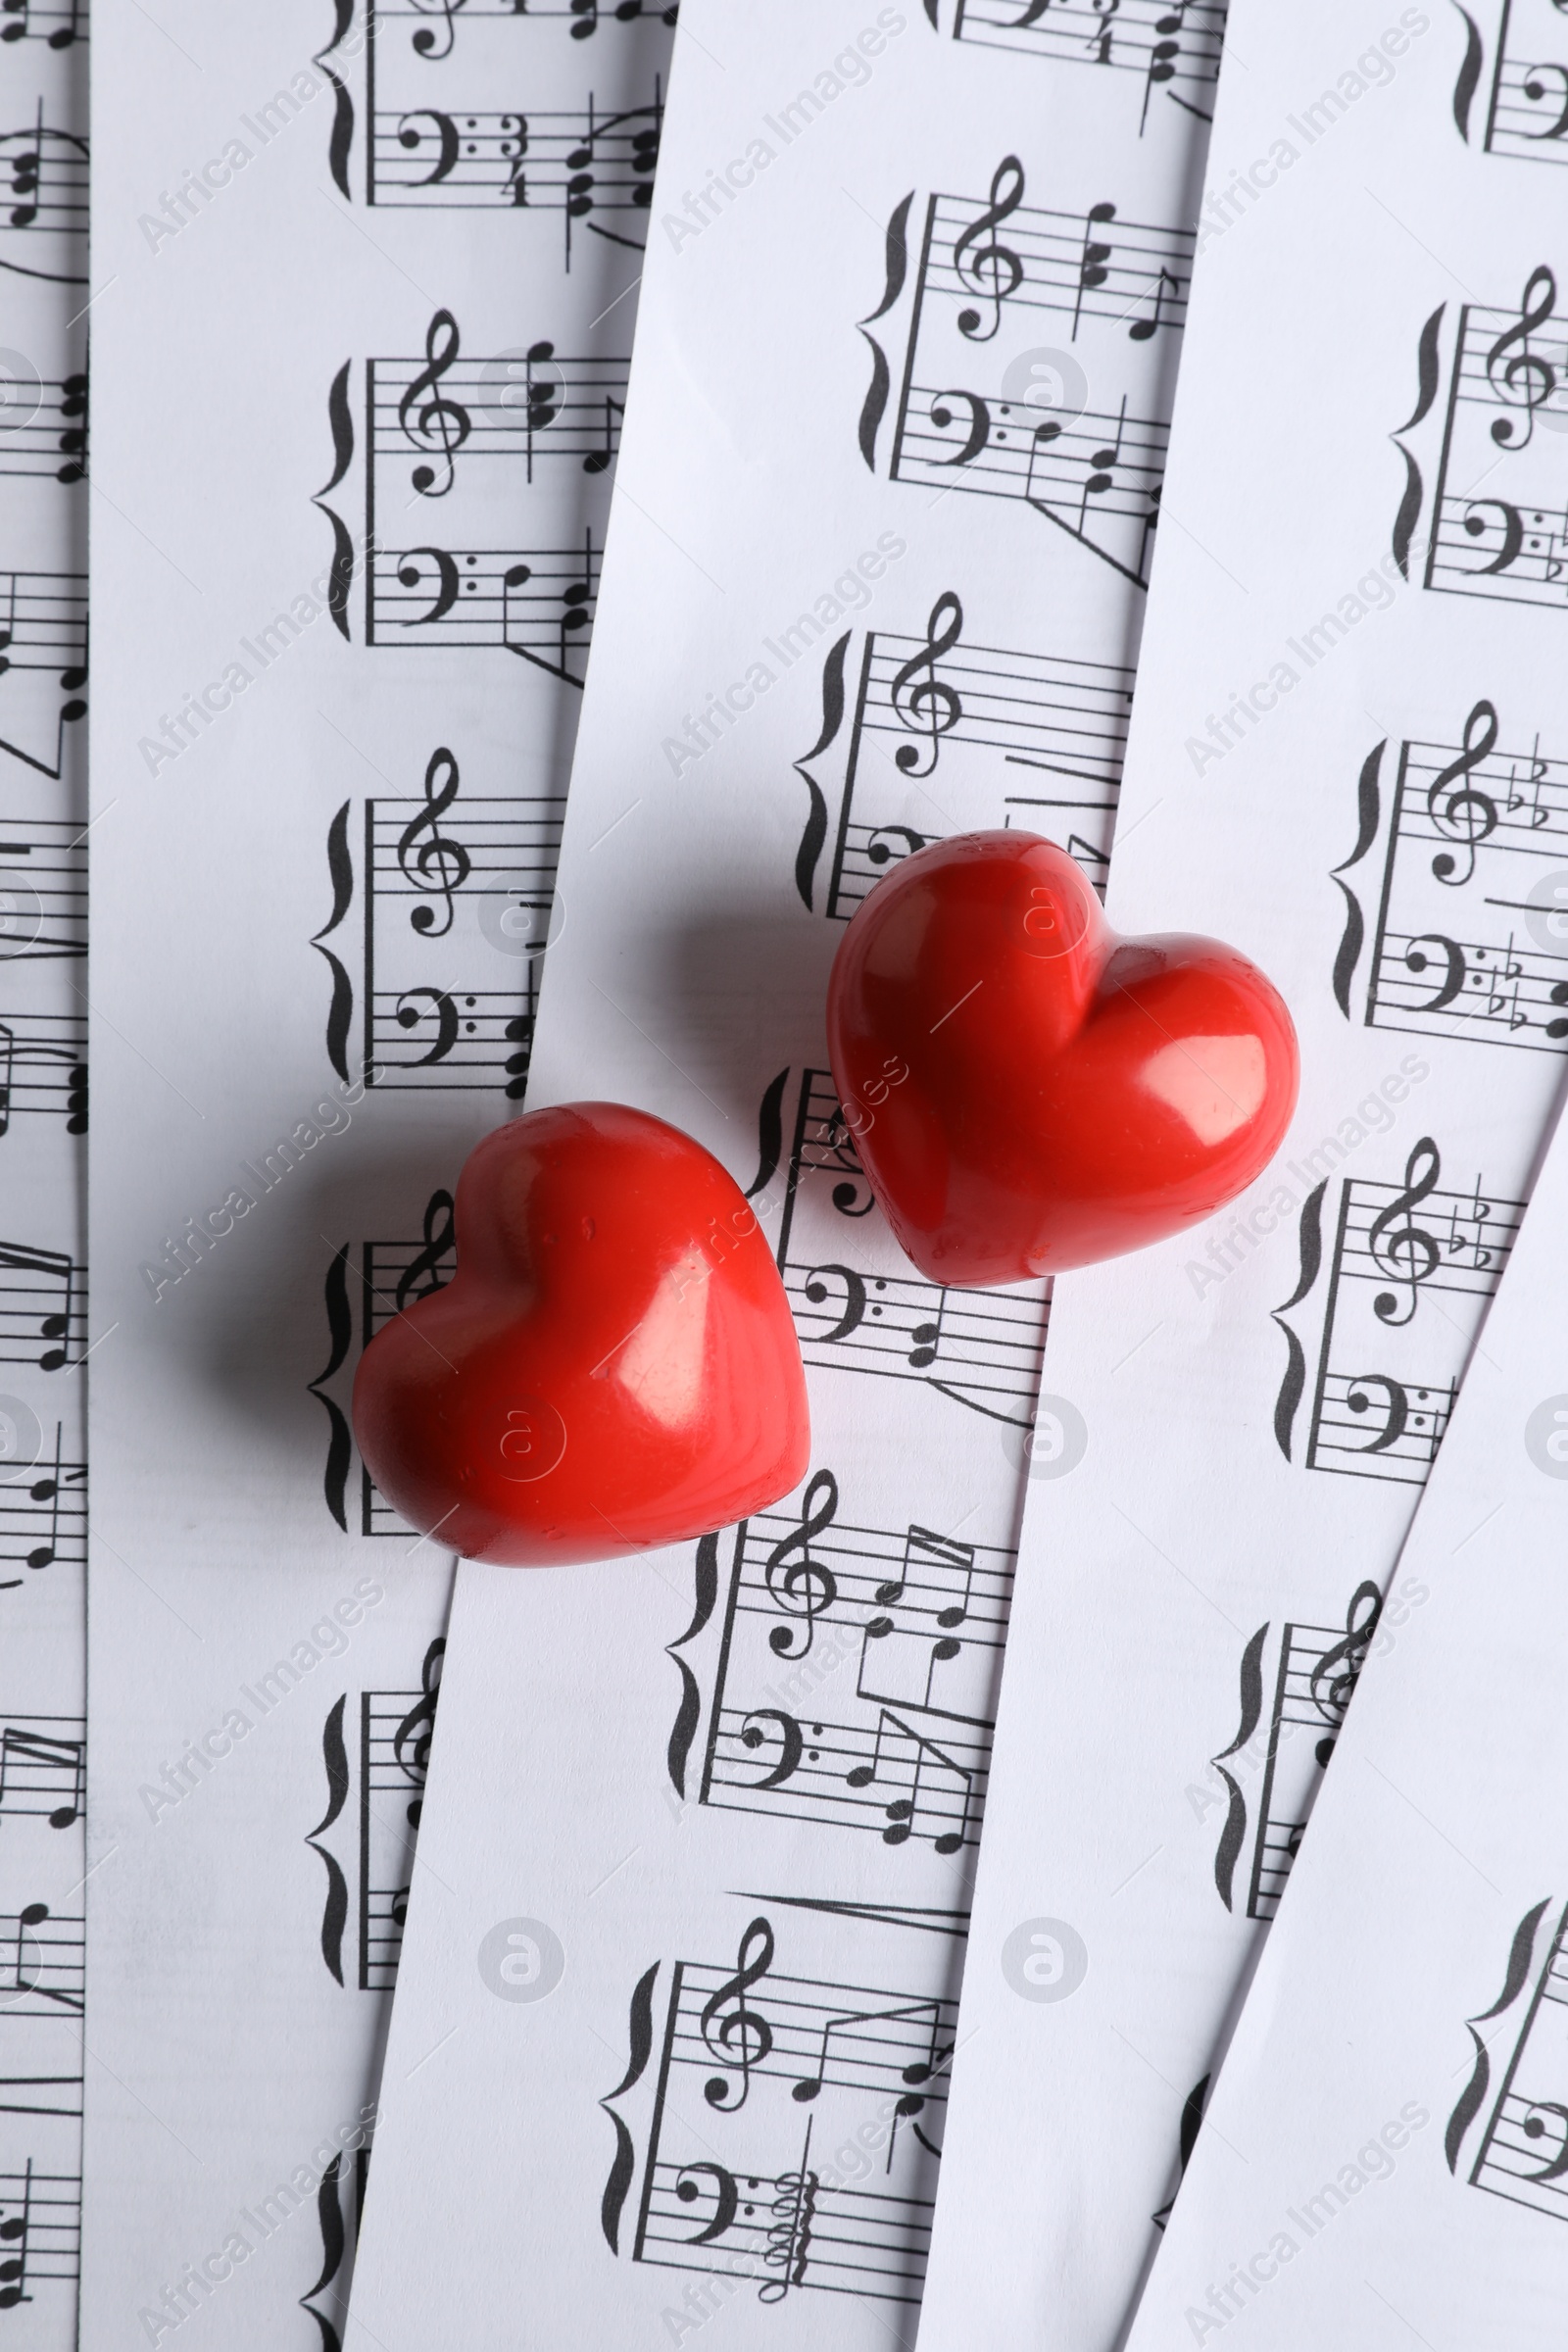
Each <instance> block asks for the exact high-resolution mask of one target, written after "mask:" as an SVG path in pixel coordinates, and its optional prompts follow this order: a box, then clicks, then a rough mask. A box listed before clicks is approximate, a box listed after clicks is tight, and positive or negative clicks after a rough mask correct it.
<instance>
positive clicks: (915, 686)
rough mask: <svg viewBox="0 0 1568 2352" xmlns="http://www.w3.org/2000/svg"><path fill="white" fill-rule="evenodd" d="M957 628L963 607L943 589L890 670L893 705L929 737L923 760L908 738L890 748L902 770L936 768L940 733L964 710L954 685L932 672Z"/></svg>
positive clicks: (953, 641) (930, 770) (910, 772)
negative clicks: (911, 647) (907, 651)
mask: <svg viewBox="0 0 1568 2352" xmlns="http://www.w3.org/2000/svg"><path fill="white" fill-rule="evenodd" d="M962 633H963V607H962V605H961V604H960V603H959V602H958V599H957V598H956V596H955V595H954V593H953V591H952V590H951V589H947V590H945V591H944V593H943V594H942V595H941V596H939V597H938V598H937V601H936V603H935V604H934V605H933V606H932V608H931V614H930V618H929V619H928V620H927V622H926V633H925V643H924V644H923V645H922V646H921V647H920V649H919V651H918V652H917V653H914V654H911V655H910V657H909V659H908V661H907V662H905V663H904V664H903V666H902V668H900V669H899V670H898V671H896V673H895V675H894V679H893V685H892V688H891V691H890V694H889V700H890V702H891V703H892V706H893V709H894V711H896V712H897V713H898V716H899V717H900V718H901V719H902V720H903V722H904V724H905V725H906V726H907V727H909V728H910V729H912V730H913V731H914V732H915V733H917V734H918V733H924V734H926V735H928V737H929V739H930V753H929V757H928V758H927V759H926V760H925V762H924V764H923V765H922V764H921V758H920V752H919V749H918V747H917V746H916V745H914V744H912V743H901V744H900V746H899V748H898V750H897V751H896V752H895V753H894V755H893V760H894V764H895V766H897V767H898V768H900V769H902V771H903V773H904V774H905V775H907V776H929V775H931V774H933V773H934V772H935V769H936V764H937V760H938V757H939V755H940V752H941V745H942V738H943V736H944V735H947V734H950V733H951V732H952V730H953V729H954V728H955V727H956V725H957V724H958V721H959V720H960V719H961V718H962V716H963V704H962V702H961V700H960V699H959V696H958V693H957V690H956V688H955V687H953V686H950V685H948V684H947V683H946V682H945V681H944V680H943V679H941V678H939V677H938V675H937V663H938V662H940V661H941V660H942V659H943V658H944V656H945V655H948V654H951V653H952V651H953V649H954V647H955V646H956V644H957V642H958V640H959V638H960V636H961V635H962Z"/></svg>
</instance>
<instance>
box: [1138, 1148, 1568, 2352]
mask: <svg viewBox="0 0 1568 2352" xmlns="http://www.w3.org/2000/svg"><path fill="white" fill-rule="evenodd" d="M1559 1132H1560V1131H1559ZM1564 1141H1568V1138H1562V1139H1561V1140H1559V1142H1558V1143H1557V1144H1555V1145H1554V1146H1553V1148H1552V1151H1551V1154H1550V1156H1549V1158H1548V1160H1547V1162H1546V1165H1545V1167H1544V1170H1543V1172H1542V1178H1541V1183H1540V1185H1539V1187H1538V1189H1537V1192H1536V1197H1535V1201H1534V1202H1533V1204H1532V1207H1531V1211H1530V1214H1529V1216H1528V1217H1527V1218H1526V1220H1525V1223H1524V1228H1523V1230H1522V1232H1521V1234H1520V1237H1519V1243H1518V1247H1517V1249H1516V1250H1515V1252H1514V1254H1513V1257H1512V1260H1511V1262H1510V1265H1509V1269H1508V1272H1507V1274H1506V1276H1505V1277H1504V1280H1503V1284H1502V1289H1501V1291H1500V1293H1499V1295H1498V1298H1497V1302H1496V1305H1495V1308H1494V1310H1493V1313H1492V1317H1491V1319H1490V1321H1489V1323H1488V1325H1487V1330H1486V1334H1485V1337H1484V1339H1483V1340H1482V1343H1481V1345H1480V1348H1478V1350H1477V1353H1476V1358H1475V1361H1474V1363H1473V1364H1472V1366H1471V1369H1470V1371H1469V1373H1468V1375H1467V1376H1466V1380H1465V1387H1464V1394H1463V1396H1462V1397H1461V1398H1460V1402H1459V1409H1458V1412H1457V1414H1456V1415H1455V1418H1454V1426H1453V1430H1452V1432H1451V1434H1450V1436H1449V1438H1448V1440H1447V1441H1446V1445H1445V1446H1444V1450H1443V1456H1442V1459H1441V1461H1440V1462H1439V1464H1438V1467H1437V1470H1436V1472H1435V1474H1434V1476H1433V1480H1432V1484H1431V1486H1430V1487H1429V1489H1428V1491H1427V1495H1426V1498H1425V1500H1424V1501H1423V1502H1422V1505H1421V1508H1420V1510H1419V1511H1418V1512H1417V1514H1416V1521H1415V1526H1414V1528H1413V1530H1412V1532H1411V1536H1410V1541H1409V1543H1408V1544H1407V1545H1406V1546H1405V1549H1404V1551H1403V1553H1402V1555H1401V1557H1400V1561H1399V1568H1398V1575H1399V1579H1400V1582H1401V1584H1407V1585H1408V1587H1409V1590H1410V1593H1412V1595H1415V1594H1419V1596H1420V1602H1421V1606H1420V1609H1419V1611H1418V1612H1417V1613H1415V1614H1413V1615H1412V1616H1411V1618H1410V1620H1409V1622H1408V1623H1407V1624H1406V1625H1404V1626H1403V1627H1402V1628H1401V1629H1400V1631H1399V1633H1398V1635H1397V1639H1396V1642H1395V1643H1394V1645H1393V1650H1392V1654H1390V1655H1387V1656H1380V1657H1378V1658H1377V1659H1376V1660H1375V1661H1373V1662H1372V1663H1371V1664H1369V1666H1368V1669H1367V1673H1366V1677H1365V1685H1364V1688H1363V1689H1362V1690H1361V1691H1359V1692H1358V1694H1357V1697H1356V1702H1355V1707H1354V1710H1353V1712H1352V1714H1351V1716H1350V1719H1349V1722H1348V1724H1347V1726H1346V1730H1345V1736H1344V1739H1343V1740H1342V1742H1341V1745H1340V1750H1339V1753H1338V1756H1337V1759H1336V1762H1335V1766H1334V1771H1333V1773H1332V1775H1331V1776H1330V1779H1329V1783H1328V1786H1327V1787H1326V1789H1324V1792H1323V1801H1322V1804H1321V1806H1320V1808H1319V1810H1318V1812H1317V1813H1316V1814H1315V1816H1314V1818H1313V1823H1312V1835H1311V1838H1310V1839H1309V1840H1308V1842H1307V1846H1306V1849H1305V1851H1304V1852H1303V1854H1302V1856H1301V1864H1300V1869H1299V1873H1298V1874H1297V1875H1296V1876H1295V1877H1294V1878H1293V1880H1292V1884H1291V1890H1290V1894H1289V1897H1288V1899H1287V1901H1286V1904H1285V1907H1284V1910H1283V1912H1282V1914H1281V1917H1280V1921H1279V1925H1278V1927H1277V1929H1276V1930H1275V1933H1274V1935H1273V1936H1271V1937H1270V1938H1269V1943H1268V1948H1267V1950H1266V1951H1265V1952H1264V1954H1263V1957H1262V1961H1261V1964H1260V1966H1259V1968H1258V1972H1257V1976H1256V1978H1255V1980H1254V1982H1253V1985H1252V1989H1251V1993H1250V1998H1249V2000H1248V2004H1247V2007H1246V2009H1245V2011H1244V2012H1243V2015H1242V2019H1241V2022H1240V2024H1239V2026H1238V2028H1237V2031H1236V2035H1235V2039H1234V2040H1233V2041H1232V2043H1231V2048H1230V2055H1229V2057H1228V2058H1227V2060H1226V2064H1225V2070H1224V2073H1223V2075H1222V2076H1221V2078H1220V2081H1219V2083H1218V2086H1217V2088H1216V2090H1215V2094H1214V2099H1213V2103H1212V2106H1211V2108H1210V2112H1209V2116H1208V2118H1207V2121H1206V2122H1205V2125H1204V2128H1203V2131H1202V2132H1201V2136H1200V2138H1199V2141H1198V2144H1197V2148H1196V2150H1195V2153H1194V2159H1193V2164H1192V2167H1191V2169H1190V2171H1189V2173H1188V2175H1187V2179H1186V2180H1185V2182H1184V2184H1183V2188H1182V2193H1181V2198H1180V2200H1179V2202H1178V2204H1177V2208H1176V2212H1175V2215H1174V2218H1173V2220H1172V2224H1171V2228H1170V2230H1169V2232H1168V2234H1167V2237H1166V2240H1165V2243H1164V2246H1163V2248H1162V2250H1161V2253H1160V2257H1159V2260H1158V2262H1157V2263H1156V2264H1155V2267H1154V2272H1153V2276H1152V2278H1151V2280H1150V2283H1149V2286H1148V2288H1147V2290H1146V2292H1145V2295H1144V2299H1143V2302H1142V2304H1141V2305H1140V2308H1139V2315H1138V2320H1137V2323H1136V2325H1135V2327H1134V2329H1133V2333H1132V2337H1131V2352H1154V2348H1155V2347H1159V2352H1165V2347H1167V2346H1168V2347H1171V2348H1172V2352H1174V2348H1175V2347H1177V2346H1181V2347H1182V2348H1183V2352H1186V2348H1187V2347H1188V2346H1191V2345H1193V2344H1214V2343H1216V2342H1218V2341H1220V2340H1221V2339H1222V2338H1223V2340H1224V2341H1225V2342H1227V2343H1229V2342H1232V2341H1234V2342H1236V2343H1238V2344H1241V2343H1254V2344H1257V2343H1266V2344H1268V2345H1270V2346H1271V2347H1272V2346H1278V2347H1279V2352H1309V2348H1311V2347H1315V2346H1318V2345H1321V2344H1327V2343H1347V2342H1355V2341H1357V2340H1360V2341H1362V2342H1366V2343H1379V2344H1383V2343H1387V2344H1394V2343H1401V2342H1410V2343H1427V2344H1431V2345H1433V2346H1446V2345H1461V2344H1506V2345H1509V2346H1515V2345H1517V2346H1519V2347H1520V2348H1521V2352H1524V2347H1527V2346H1536V2345H1542V2346H1544V2345H1548V2344H1552V2343H1555V2342H1556V2341H1557V2338H1558V2334H1559V2332H1560V2328H1561V2314H1562V2309H1563V2301H1564V2296H1565V2294H1568V2229H1564V2228H1563V2224H1564V2223H1565V2222H1568V2097H1565V2094H1568V2061H1565V2057H1564V2036H1563V2027H1562V2009H1563V2004H1564V2001H1565V2000H1568V1887H1565V1885H1564V1879H1565V1872H1564V1868H1563V1863H1564V1857H1565V1855H1568V1808H1565V1805H1564V1801H1563V1793H1562V1792H1563V1789H1564V1788H1565V1787H1568V1770H1565V1767H1568V1754H1565V1752H1564V1740H1563V1709H1562V1675H1561V1660H1562V1656H1563V1651H1564V1644H1565V1642H1568V1622H1565V1616H1564V1601H1563V1584H1562V1560H1563V1544H1564V1537H1565V1534H1568V1488H1565V1487H1564V1485H1563V1480H1564V1479H1565V1478H1568V1395H1565V1394H1564V1392H1563V1388H1562V1379H1563V1359H1562V1332H1563V1324H1564V1317H1565V1315H1568V1261H1565V1258H1564V1253H1563V1247H1562V1236H1563V1227H1564V1221H1565V1219H1568V1152H1565V1151H1564V1150H1563V1142H1564ZM1459 1690H1462V1691H1463V1692H1464V1702H1463V1704H1462V1706H1458V1707H1455V1705H1454V1703H1453V1694H1454V1692H1455V1691H1459ZM1548 2221H1549V2222H1553V2223H1555V2224H1556V2225H1557V2226H1556V2228H1554V2229H1547V2228H1546V2224H1547V2222H1548ZM1233 2328H1234V2336H1233V2334H1232V2332H1231V2331H1232V2329H1233Z"/></svg>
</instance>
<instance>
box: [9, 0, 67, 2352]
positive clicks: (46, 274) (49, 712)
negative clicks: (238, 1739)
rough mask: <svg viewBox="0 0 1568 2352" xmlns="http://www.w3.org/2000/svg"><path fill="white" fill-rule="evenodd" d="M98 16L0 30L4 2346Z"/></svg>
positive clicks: (48, 2051) (24, 2189)
mask: <svg viewBox="0 0 1568 2352" xmlns="http://www.w3.org/2000/svg"><path fill="white" fill-rule="evenodd" d="M86 41H87V13H86V9H85V7H84V6H82V7H78V6H77V5H76V0H33V4H32V5H25V6H22V7H20V8H18V7H13V8H10V9H8V10H7V11H6V12H5V13H4V16H3V18H0V191H3V193H4V202H3V204H0V284H3V287H4V309H3V325H0V343H3V345H4V346H5V348H3V349H0V517H3V523H4V529H3V534H0V547H3V553H0V564H3V565H4V566H5V568H4V569H0V1201H3V1207H0V1655H3V1658H4V1668H3V1671H0V2315H3V2316H0V2327H4V2330H5V2332H6V2335H7V2338H8V2340H10V2341H12V2342H14V2343H15V2344H17V2345H18V2346H20V2347H22V2352H67V2347H68V2346H71V2345H73V2344H74V2342H75V2340H76V2272H77V2254H78V2242H79V2228H80V2210H81V2082H82V2056H81V2018H82V1940H83V1925H82V1923H83V1911H84V1904H85V1895H84V1892H83V1881H84V1878H85V1871H86V1864H85V1852H86V1829H85V1809H84V1805H83V1801H82V1766H83V1757H84V1752H85V1750H84V1740H85V1729H86V1727H85V1724H84V1722H83V1715H84V1712H85V1702H84V1691H85V1664H86V1656H85V1652H86V1590H85V1579H86V1564H87V1538H86V1525H87V1451H86V1436H87V1415H86V1397H85V1395H84V1389H85V1382H84V1380H83V1378H82V1377H81V1375H80V1373H79V1371H78V1368H77V1367H78V1363H79V1358H80V1355H81V1350H82V1344H83V1343H82V1333H83V1326H84V1321H85V1310H86V1268H85V1262H84V1260H85V1247H84V1245H85V1232H86V1187H85V1176H86V1142H85V1134H86V1126H87V1000H86V970H87V966H86V954H87V896H86V886H87V849H88V844H87V779H86V760H85V752H86V743H85V734H86V730H85V727H84V726H83V725H82V724H81V720H82V717H83V714H84V712H85V710H86V700H85V686H86V666H87V597H86V591H87V580H86V571H87V486H86V460H87V304H88V300H89V288H88V282H87V146H86V134H87V47H86Z"/></svg>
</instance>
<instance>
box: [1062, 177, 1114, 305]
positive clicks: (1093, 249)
mask: <svg viewBox="0 0 1568 2352" xmlns="http://www.w3.org/2000/svg"><path fill="white" fill-rule="evenodd" d="M1115 218H1116V207H1115V206H1114V205H1113V204H1094V205H1091V206H1090V208H1089V211H1088V212H1087V213H1086V214H1085V216H1084V241H1083V251H1082V252H1081V254H1080V255H1079V257H1078V294H1077V299H1076V301H1075V302H1074V304H1073V313H1072V331H1073V333H1074V335H1076V334H1077V332H1078V321H1079V319H1081V318H1082V316H1083V301H1084V296H1085V295H1086V294H1093V293H1094V292H1095V291H1096V289H1097V288H1098V287H1100V286H1103V284H1104V282H1105V280H1106V278H1107V277H1108V276H1109V275H1110V256H1111V252H1112V247H1111V246H1110V244H1109V243H1108V242H1107V240H1106V239H1104V238H1103V237H1097V236H1096V235H1095V230H1096V229H1097V228H1103V227H1104V225H1105V223H1106V222H1107V221H1114V220H1115Z"/></svg>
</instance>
